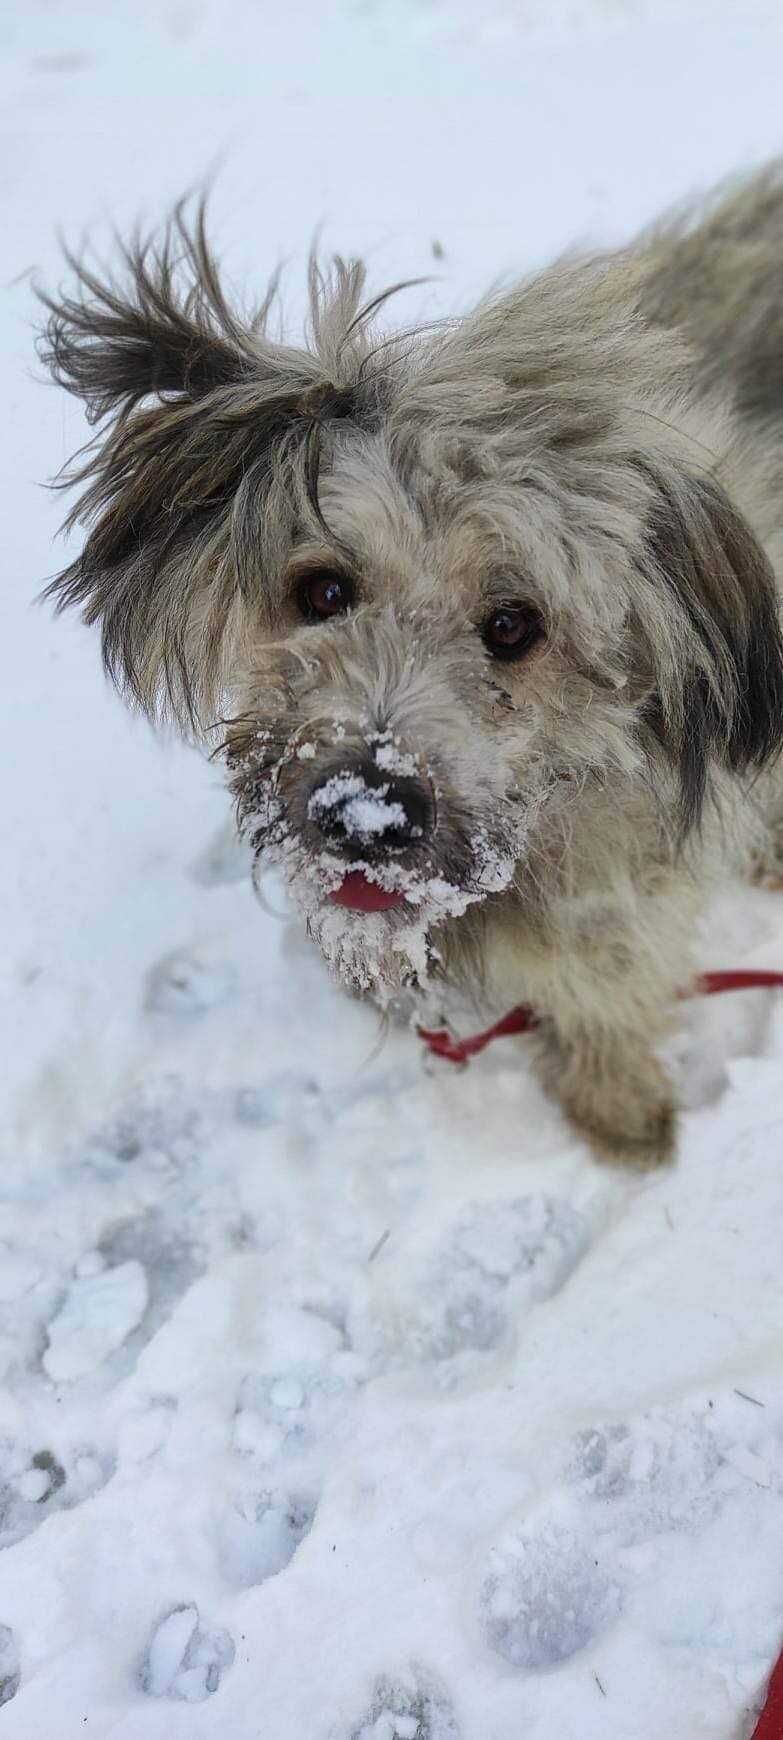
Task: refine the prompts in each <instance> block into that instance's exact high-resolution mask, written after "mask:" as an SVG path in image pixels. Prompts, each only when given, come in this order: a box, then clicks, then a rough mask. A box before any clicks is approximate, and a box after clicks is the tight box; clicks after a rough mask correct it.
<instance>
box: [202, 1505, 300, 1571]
mask: <svg viewBox="0 0 783 1740" xmlns="http://www.w3.org/2000/svg"><path fill="white" fill-rule="evenodd" d="M315 1512H316V1501H315V1499H314V1498H312V1497H310V1496H309V1495H306V1494H298V1495H294V1494H291V1493H279V1492H277V1493H276V1492H260V1493H250V1494H245V1495H244V1496H243V1497H241V1498H237V1499H236V1501H235V1503H234V1504H233V1505H232V1507H231V1509H230V1510H229V1511H228V1512H227V1514H226V1515H225V1516H224V1517H223V1519H222V1521H221V1524H220V1529H219V1534H218V1558H219V1561H220V1567H221V1570H222V1572H223V1576H224V1577H225V1579H226V1582H227V1583H230V1584H231V1586H232V1587H233V1588H235V1589H252V1588H254V1587H255V1586H256V1584H258V1583H265V1582H266V1581H267V1578H269V1577H276V1576H277V1574H278V1572H279V1571H284V1570H285V1568H286V1565H289V1564H290V1563H291V1560H292V1558H293V1556H294V1554H295V1552H296V1551H297V1548H298V1547H299V1546H300V1545H301V1543H302V1541H303V1540H304V1539H305V1536H306V1535H308V1534H309V1533H310V1530H311V1528H312V1526H313V1521H314V1518H315Z"/></svg>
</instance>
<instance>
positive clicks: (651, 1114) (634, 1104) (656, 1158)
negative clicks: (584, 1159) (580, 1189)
mask: <svg viewBox="0 0 783 1740" xmlns="http://www.w3.org/2000/svg"><path fill="white" fill-rule="evenodd" d="M602 1085H604V1086H605V1088H606V1091H605V1092H603V1093H602V1092H601V1086H602ZM560 1101H561V1105H562V1107H563V1110H564V1112H565V1114H566V1117H568V1118H569V1119H570V1121H571V1123H572V1124H573V1125H574V1126H575V1128H576V1129H577V1130H578V1131H579V1134H580V1135H581V1136H584V1137H585V1139H586V1140H587V1141H588V1142H589V1144H590V1147H591V1148H592V1150H593V1153H594V1154H595V1155H596V1157H597V1158H598V1159H599V1160H608V1161H611V1162H612V1163H613V1164H614V1165H617V1164H618V1163H620V1164H625V1165H629V1166H635V1167H638V1168H641V1169H650V1168H652V1167H654V1166H666V1165H668V1164H669V1163H670V1162H671V1161H672V1160H673V1159H674V1156H675V1149H676V1142H677V1106H676V1103H675V1099H674V1094H673V1092H672V1088H671V1084H670V1082H669V1080H668V1077H667V1076H666V1073H665V1071H664V1070H663V1069H662V1067H661V1065H660V1064H659V1063H658V1061H657V1059H649V1060H648V1062H647V1065H646V1067H645V1069H644V1071H643V1072H642V1071H641V1070H640V1069H639V1067H638V1065H637V1067H636V1068H635V1069H634V1070H633V1071H632V1072H630V1071H629V1073H628V1074H627V1076H623V1075H622V1074H621V1073H620V1071H619V1070H618V1074H617V1076H616V1077H615V1078H614V1079H613V1080H612V1081H611V1083H609V1082H606V1083H604V1084H601V1083H600V1081H599V1080H595V1079H594V1080H592V1081H591V1082H590V1083H589V1084H587V1083H584V1084H580V1085H579V1088H577V1089H576V1091H574V1088H573V1085H572V1091H571V1092H570V1093H561V1095H560Z"/></svg>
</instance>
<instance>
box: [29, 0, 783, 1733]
mask: <svg viewBox="0 0 783 1740" xmlns="http://www.w3.org/2000/svg"><path fill="white" fill-rule="evenodd" d="M782 72H783V20H781V15H780V10H779V6H778V5H777V4H775V5H773V4H769V5H763V4H761V3H760V0H742V4H737V5H736V6H729V5H723V6H721V5H719V4H718V3H717V0H709V3H707V0H704V4H702V5H698V4H695V3H694V0H676V3H675V0H658V3H657V4H654V3H653V0H647V3H645V0H636V3H633V0H485V3H480V0H479V3H477V0H342V3H336V0H333V3H329V0H323V3H321V4H318V3H317V0H288V3H287V4H286V5H283V4H280V0H275V3H274V4H268V5H264V4H262V3H261V0H257V3H256V4H250V3H249V0H245V3H244V4H242V3H240V0H237V3H236V4H231V3H230V0H224V4H223V6H220V5H218V3H217V0H166V3H163V4H152V0H123V3H119V4H111V3H109V0H104V3H103V4H97V0H84V3H83V4H82V5H79V4H78V3H77V0H74V3H72V4H59V3H58V0H17V3H16V4H15V5H14V4H11V5H10V6H9V7H8V8H6V10H5V11H4V15H3V22H2V24H0V76H1V77H2V84H3V101H2V118H1V119H0V131H1V133H2V158H1V162H0V177H1V178H2V188H3V195H4V222H3V241H4V252H3V270H2V287H1V288H0V297H1V298H2V300H1V301H0V344H2V347H3V351H4V353H5V355H6V358H7V363H8V367H7V368H6V370H5V372H4V380H5V382H6V388H5V404H6V418H5V438H4V439H5V459H4V465H3V471H2V476H3V479H4V483H3V491H4V497H3V509H4V511H3V531H4V545H5V561H4V567H5V575H4V585H3V592H2V609H3V612H4V622H3V632H2V636H1V637H0V658H2V661H3V675H2V683H1V684H0V706H1V707H2V709H3V713H4V719H3V732H2V741H3V744H4V750H5V753H4V756H3V773H2V777H3V794H2V809H1V810H0V814H2V817H3V827H2V831H1V839H2V843H1V844H0V884H1V891H0V892H1V900H2V905H1V906H0V910H2V914H3V923H4V946H3V973H4V1002H3V1014H2V1029H0V1044H1V1045H2V1056H3V1061H4V1065H5V1068H4V1072H3V1073H4V1094H3V1104H2V1123H1V1131H0V1133H1V1138H2V1148H3V1161H2V1175H1V1177H0V1190H1V1193H2V1194H1V1197H0V1250H1V1251H2V1257H1V1259H0V1377H1V1378H2V1383H3V1387H2V1389H1V1390H0V1546H2V1547H3V1548H4V1549H5V1550H4V1551H3V1552H2V1553H0V1703H2V1704H3V1708H2V1715H0V1728H1V1729H2V1733H3V1735H6V1734H7V1735H8V1736H9V1737H11V1740H51V1737H52V1736H53V1735H54V1734H55V1733H56V1735H57V1736H58V1740H72V1737H74V1736H76V1735H80V1736H81V1735H83V1734H93V1735H97V1736H100V1737H101V1740H103V1736H109V1735H111V1736H112V1737H113V1740H155V1737H156V1736H165V1737H166V1740H200V1737H202V1736H204V1737H210V1740H212V1737H220V1740H251V1737H252V1740H255V1737H256V1736H263V1740H518V1737H519V1740H522V1736H524V1737H525V1740H554V1737H555V1736H557V1737H558V1740H593V1736H596V1737H597V1736H599V1735H600V1736H601V1740H660V1736H666V1740H740V1737H741V1736H744V1735H747V1734H748V1733H749V1732H750V1729H751V1727H752V1721H753V1717H752V1712H753V1707H754V1705H755V1704H757V1702H758V1699H759V1697H760V1695H761V1689H762V1687H763V1684H764V1681H765V1678H766V1674H767V1672H768V1669H769V1664H770V1661H771V1659H772V1657H773V1655H774V1654H775V1653H776V1651H777V1647H778V1645H779V1642H780V1638H781V1634H782V1633H783V1358H782V1355H783V1328H782V1327H781V1324H782V1318H783V1299H782V1294H781V1284H780V1268H781V1264H780V1226H781V1222H782V1221H783V1168H782V1167H781V1148H782V1147H783V1107H782V1105H781V1092H780V1069H781V1060H782V1059H783V1009H781V1008H779V1007H776V1004H775V1002H774V1000H772V999H764V998H763V997H759V996H753V997H745V998H744V999H734V1000H729V999H725V1000H723V1002H722V1003H721V1004H720V1005H717V1004H716V1005H712V1006H710V1007H709V1008H708V1007H706V1006H702V1007H700V1008H698V1009H697V1008H692V1009H690V1010H688V1011H687V1015H686V1019H685V1025H684V1030H683V1039H682V1045H681V1053H682V1056H681V1070H682V1076H683V1083H684V1091H685V1092H686V1093H687V1095H688V1097H689V1099H690V1101H691V1103H692V1104H694V1105H696V1104H697V1103H699V1102H701V1109H697V1110H693V1111H691V1112H690V1113H688V1115H687V1116H686V1120H685V1125H684V1133H683V1142H682V1155H681V1159H680V1163H679V1165H678V1167H677V1168H676V1170H673V1171H671V1172H667V1173H666V1174H665V1175H662V1176H660V1177H658V1176H656V1177H651V1178H648V1179H645V1180H642V1181H639V1180H638V1179H634V1178H630V1177H624V1176H619V1175H616V1174H611V1173H607V1172H606V1171H602V1170H600V1169H599V1168H598V1167H596V1166H595V1165H594V1164H593V1163H592V1162H591V1160H590V1158H589V1157H588V1155H587V1154H586V1152H585V1151H584V1149H583V1148H582V1147H581V1145H580V1144H579V1143H577V1142H576V1141H575V1140H574V1139H572V1138H571V1137H570V1136H569V1135H568V1134H567V1132H566V1131H565V1130H564V1128H563V1126H562V1124H561V1123H560V1121H559V1119H558V1117H557V1114H556V1113H555V1112H554V1111H553V1110H552V1108H551V1107H550V1106H548V1105H547V1104H546V1103H545V1102H544V1100H543V1099H542V1097H541V1095H540V1094H539V1092H538V1090H537V1089H536V1087H535V1085H534V1084H533V1082H532V1081H531V1079H530V1077H529V1074H528V1072H527V1070H526V1067H525V1061H524V1042H513V1041H505V1042H503V1043H502V1044H498V1045H497V1046H496V1047H494V1048H493V1049H492V1050H491V1051H490V1052H488V1053H487V1054H486V1055H485V1056H484V1057H483V1058H482V1059H480V1060H478V1061H477V1062H476V1063H474V1064H473V1065H472V1066H471V1068H470V1070H469V1071H467V1072H465V1073H464V1074H460V1073H458V1072H453V1073H452V1072H450V1071H448V1069H446V1068H445V1067H444V1066H435V1065H433V1066H432V1069H431V1070H430V1069H428V1067H427V1066H426V1065H425V1062H424V1060H423V1057H422V1055H421V1053H420V1051H419V1049H418V1048H417V1045H416V1042H415V1040H414V1039H413V1038H412V1037H410V1036H408V1035H407V1034H393V1035H392V1036H391V1037H390V1038H389V1039H388V1040H387V1041H386V1042H385V1044H384V1045H383V1047H382V1048H381V1049H380V1050H377V1049H376V1046H377V1037H378V1035H377V1027H376V1023H375V1019H374V1016H373V1014H372V1013H371V1012H370V1011H369V1010H366V1009H364V1008H362V1007H360V1006H359V1005H358V1004H355V1003H351V1002H349V1001H348V1000H347V999H345V998H344V997H343V996H342V995H341V994H340V993H339V992H337V991H336V990H334V989H333V988H332V986H331V985H330V984H329V983H328V981H327V980H326V978H325V975H324V970H323V968H322V966H321V964H320V962H319V961H318V960H316V959H315V958H314V957H313V956H311V954H310V952H309V950H308V947H307V945H306V944H305V943H304V942H303V941H302V940H301V938H300V937H299V935H298V933H297V931H296V929H295V928H294V927H292V926H290V925H289V924H287V923H286V922H285V921H284V920H282V919H276V918H274V917H273V916H271V915H266V914H264V913H263V912H262V911H260V909H259V908H258V906H257V905H256V903H255V901H254V899H253V897H252V894H251V891H250V888H249V886H248V882H247V877H246V873H245V872H246V866H245V865H244V863H243V862H242V860H241V859H239V858H238V857H237V856H236V855H235V854H234V853H232V851H231V849H230V847H229V845H228V844H227V841H226V838H225V837H224V835H223V834H222V832H221V830H222V827H223V823H224V818H225V816H226V813H227V805H226V800H225V798H224V796H223V794H222V792H221V789H220V785H219V781H218V778H217V775H216V773H215V771H214V770H211V769H208V768H205V766H204V765H203V764H202V763H201V762H200V761H199V760H198V759H197V758H196V757H195V756H193V755H190V754H188V753H186V752H185V751H184V750H182V749H180V748H177V747H176V746H174V745H163V746H161V745H160V744H159V743H155V742H153V740H152V738H151V736H150V734H149V732H148V731H147V729H146V728H145V727H143V726H142V725H140V724H139V723H137V722H133V721H131V720H129V719H128V718H126V716H125V715H124V713H123V712H122V710H121V708H120V706H119V704H118V703H117V702H116V701H115V700H114V698H113V697H112V696H111V695H110V694H108V693H107V692H106V690H105V688H104V686H103V683H102V679H101V677H100V675H99V671H98V661H97V657H96V649H95V646H94V644H93V641H92V639H91V637H90V636H88V635H87V634H86V632H85V631H83V630H82V629H81V628H80V627H79V626H78V625H76V624H57V625H53V624H52V623H51V622H50V621H49V619H48V616H47V614H46V613H45V612H44V611H42V610H40V609H35V608H31V604H30V601H31V599H32V598H33V596H34V594H35V593H36V591H37V590H38V589H39V587H40V585H41V584H42V582H43V580H44V579H45V577H46V576H47V574H48V573H50V572H51V571H52V569H53V567H54V566H55V565H59V561H60V560H61V558H60V557H59V556H56V555H55V554H53V551H52V545H51V540H52V536H53V533H54V530H55V527H56V525H57V523H58V521H59V518H60V517H61V513H62V506H63V504H62V502H61V501H59V500H57V499H53V498H51V497H50V496H49V495H47V494H46V493H45V492H43V491H42V490H41V489H40V487H39V485H40V483H41V481H42V480H43V479H44V478H46V477H47V476H49V475H50V474H51V473H52V472H54V471H55V470H56V469H57V467H58V465H59V464H60V463H61V462H62V461H63V459H64V458H65V457H66V456H67V455H68V454H69V453H70V452H71V450H72V448H73V447H74V446H75V445H76V444H77V442H78V441H79V439H80V437H81V432H82V426H81V424H80V420H79V415H78V412H77V411H76V410H75V409H74V407H72V406H70V405H69V404H66V403H64V402H63V401H62V399H61V398H59V397H58V396H57V395H56V394H55V393H54V392H53V390H51V389H47V388H45V387H44V386H43V385H41V384H39V382H38V380H37V379H36V374H37V370H36V367H35V365H34V363H33V360H32V355H31V339H30V331H29V323H30V319H31V315H32V299H31V293H30V286H29V271H30V268H35V269H36V271H38V272H39V273H40V274H41V275H43V276H44V277H46V276H48V277H49V279H50V280H51V279H52V278H53V277H55V278H56V276H57V272H58V266H57V253H56V244H55V240H54V235H55V230H56V228H57V227H58V225H59V226H62V228H63V229H64V230H65V231H66V233H67V234H68V235H69V236H70V237H71V238H78V236H79V235H80V233H81V232H82V231H83V230H84V229H85V228H90V229H91V230H95V229H96V227H97V230H98V233H99V234H103V235H104V236H105V235H106V233H107V227H108V222H109V219H110V218H116V219H119V220H120V221H127V220H129V219H130V218H132V217H134V216H135V215H136V214H137V213H139V212H140V211H141V212H145V213H147V214H154V213H156V212H159V211H160V210H161V209H162V208H163V207H164V206H165V205H166V203H167V202H168V201H170V199H171V198H173V197H174V196H175V195H176V194H178V193H179V192H181V191H182V189H183V188H184V187H186V186H187V185H188V184H190V183H192V182H193V181H194V179H196V178H197V177H198V176H199V175H200V174H201V173H202V172H203V171H204V170H205V169H207V168H209V167H214V166H215V164H216V163H219V164H220V165H221V166H222V167H221V168H220V173H219V176H218V183H217V191H216V196H215V201H214V207H215V227H216V230H217V234H218V237H219V239H220V242H221V247H222V251H223V253H224V256H225V258H226V260H227V262H228V265H229V268H230V272H231V274H232V276H233V278H234V279H235V281H236V282H237V283H238V284H245V283H248V282H251V283H253V284H257V283H258V281H259V280H261V279H263V278H264V277H265V276H266V274H267V273H268V272H269V271H270V269H271V268H272V267H273V266H274V265H275V264H276V262H277V261H278V260H279V259H280V258H281V257H284V258H290V260H291V262H292V266H291V270H290V273H289V278H290V292H289V305H290V307H291V309H292V313H293V314H294V315H296V313H297V310H298V309H299V307H300V306H301V273H300V272H299V269H298V268H299V266H300V264H301V260H302V257H303V255H304V253H305V251H306V248H307V246H308V243H309V241H310V238H311V235H312V233H313V230H314V228H315V227H316V225H317V224H319V223H322V224H323V225H324V226H325V237H326V240H327V241H328V243H330V244H332V243H333V244H334V245H335V246H340V247H342V248H343V249H344V250H348V249H351V248H358V249H362V250H364V251H366V252H368V253H369V255H370V257H371V261H372V265H373V271H374V273H375V275H376V277H377V278H378V280H379V281H382V280H384V279H388V278H390V277H391V278H396V277H398V276H401V275H406V274H413V275H416V274H420V273H426V272H432V271H434V272H435V273H436V279H435V281H434V282H433V283H432V284H431V285H429V286H428V287H425V288H421V289H420V290H418V291H417V292H415V293H414V294H413V296H412V301H411V306H410V307H409V310H408V312H409V313H413V312H419V313H424V314H430V313H437V312H441V311H445V310H447V309H448V310H453V309H455V308H459V307H461V306H464V305H465V303H466V301H467V300H468V299H469V297H470V296H471V295H472V294H473V293H474V292H475V291H476V290H478V289H479V288H483V287H485V285H486V284H487V283H488V282H489V281H491V280H494V279H497V278H498V277H501V276H503V275H505V274H509V273H511V272H513V271H515V270H519V269H521V268H523V267H525V266H528V265H529V264H531V263H532V262H534V261H536V260H538V259H540V258H542V257H543V256H544V255H546V254H547V253H548V252H549V251H551V250H552V249H553V248H555V247H558V246H560V245H562V244H563V243H565V242H566V241H568V240H570V239H573V238H574V237H584V238H586V237H594V238H599V239H612V238H615V237H620V236H622V235H623V234H624V233H626V232H627V231H629V230H630V229H631V228H632V227H634V226H635V225H636V224H637V223H639V222H640V221H642V220H645V219H646V218H648V217H650V216H651V215H652V213H653V212H654V211H655V210H656V209H657V208H658V207H659V206H660V205H661V204H663V203H665V202H666V201H667V200H669V199H671V198H674V197H677V196H679V195H680V194H682V193H683V192H685V191H687V190H688V189H689V188H691V187H693V186H694V185H700V184H702V185H703V184H705V183H709V182H710V181H711V180H712V179H713V178H715V177H716V176H717V175H719V174H721V173H722V172H723V171H724V170H726V169H729V168H730V167H733V166H735V165H736V164H741V163H742V164H745V163H749V162H752V161H757V160H759V159H760V158H763V157H764V156H766V155H768V154H770V153H771V152H773V151H775V150H779V149H780V148H781V145H783V132H782V131H781V120H780V82H781V73H782ZM441 255H442V257H441ZM705 961H707V962H709V963H710V964H713V965H736V964H742V963H743V962H745V961H755V962H757V963H764V964H767V965H778V966H780V965H783V908H781V906H780V904H779V902H776V901H775V900H774V899H773V898H772V897H767V898H766V899H765V898H763V897H761V896H756V897H754V898H753V899H751V897H750V896H737V897H736V898H735V899H734V900H732V901H731V902H730V903H729V904H728V905H727V906H725V907H724V909H723V910H722V911H721V912H720V914H717V915H714V916H713V919H712V921H711V924H710V926H709V928H708V931H707V935H706V937H705Z"/></svg>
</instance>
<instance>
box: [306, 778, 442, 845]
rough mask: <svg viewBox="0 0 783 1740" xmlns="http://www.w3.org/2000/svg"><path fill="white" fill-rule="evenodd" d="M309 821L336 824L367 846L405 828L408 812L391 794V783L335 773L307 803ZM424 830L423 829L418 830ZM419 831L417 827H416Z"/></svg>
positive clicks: (359, 842)
mask: <svg viewBox="0 0 783 1740" xmlns="http://www.w3.org/2000/svg"><path fill="white" fill-rule="evenodd" d="M307 814H308V818H309V820H310V821H312V822H315V823H316V825H321V824H322V823H323V821H324V819H326V820H327V821H331V822H332V823H334V824H337V825H338V826H339V828H340V830H341V832H342V833H343V834H344V835H345V837H346V839H348V840H356V841H357V842H358V844H359V845H361V846H367V845H370V844H372V843H373V842H374V841H376V840H378V839H380V838H382V836H383V835H384V834H385V833H387V832H388V831H389V829H393V828H404V827H405V823H406V819H407V818H406V815H405V811H404V809H403V807H402V804H401V803H397V802H395V800H394V799H393V798H390V797H389V786H388V785H380V786H370V785H368V783H367V781H366V779H364V778H363V776H362V775H361V774H358V773H334V774H332V776H331V779H326V780H324V782H323V784H322V785H319V786H317V787H316V789H315V791H314V792H313V793H312V794H311V796H310V798H309V800H308V804H307ZM418 832H419V833H421V829H419V830H418ZM413 833H414V834H415V833H416V830H415V829H414V830H413Z"/></svg>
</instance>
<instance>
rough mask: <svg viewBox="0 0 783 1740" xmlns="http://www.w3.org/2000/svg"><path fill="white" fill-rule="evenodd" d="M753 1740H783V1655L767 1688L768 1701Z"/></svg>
mask: <svg viewBox="0 0 783 1740" xmlns="http://www.w3.org/2000/svg"><path fill="white" fill-rule="evenodd" d="M751 1740H783V1655H781V1656H779V1657H778V1660H777V1663H776V1666H775V1667H774V1668H773V1669H772V1678H771V1680H770V1682H769V1685H768V1686H767V1701H766V1703H765V1705H764V1708H763V1710H762V1712H761V1715H760V1716H759V1719H758V1724H757V1726H756V1727H755V1728H754V1730H753V1734H752V1736H751Z"/></svg>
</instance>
